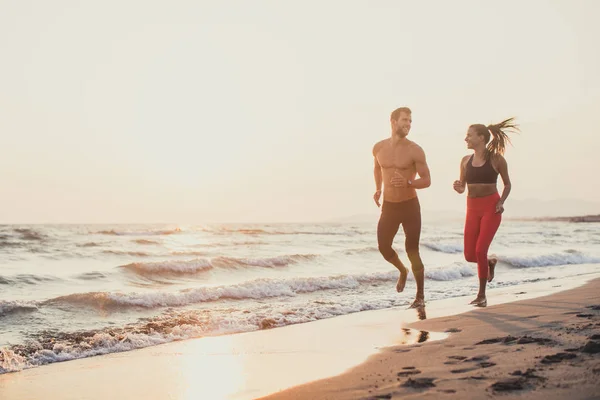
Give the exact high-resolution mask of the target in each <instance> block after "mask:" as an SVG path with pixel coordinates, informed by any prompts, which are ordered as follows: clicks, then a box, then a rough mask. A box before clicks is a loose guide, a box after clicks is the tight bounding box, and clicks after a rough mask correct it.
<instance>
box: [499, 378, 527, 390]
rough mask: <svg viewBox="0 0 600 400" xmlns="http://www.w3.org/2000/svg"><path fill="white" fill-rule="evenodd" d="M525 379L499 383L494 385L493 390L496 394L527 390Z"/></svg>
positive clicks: (512, 379) (510, 379)
mask: <svg viewBox="0 0 600 400" xmlns="http://www.w3.org/2000/svg"><path fill="white" fill-rule="evenodd" d="M526 382H527V380H526V379H525V378H509V379H505V380H502V381H498V382H495V383H493V384H492V386H491V388H492V390H494V391H496V392H509V391H513V390H523V389H525V383H526Z"/></svg>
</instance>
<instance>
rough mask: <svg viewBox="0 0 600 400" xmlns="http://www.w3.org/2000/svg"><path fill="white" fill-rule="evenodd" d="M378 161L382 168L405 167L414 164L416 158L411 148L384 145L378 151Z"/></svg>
mask: <svg viewBox="0 0 600 400" xmlns="http://www.w3.org/2000/svg"><path fill="white" fill-rule="evenodd" d="M377 162H379V165H381V167H382V168H398V169H405V168H410V167H412V166H413V165H414V160H413V158H412V154H411V151H410V149H409V148H406V147H396V148H394V147H391V146H390V147H387V146H386V147H384V148H382V149H381V150H379V152H378V153H377Z"/></svg>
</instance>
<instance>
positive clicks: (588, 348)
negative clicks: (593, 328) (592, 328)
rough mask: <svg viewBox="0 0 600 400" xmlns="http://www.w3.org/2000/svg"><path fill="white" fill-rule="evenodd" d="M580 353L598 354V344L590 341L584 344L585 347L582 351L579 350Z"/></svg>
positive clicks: (599, 347)
mask: <svg viewBox="0 0 600 400" xmlns="http://www.w3.org/2000/svg"><path fill="white" fill-rule="evenodd" d="M594 336H598V335H594ZM581 351H582V352H584V353H588V354H596V353H600V342H597V341H595V340H590V341H588V342H587V343H586V344H585V346H583V349H581Z"/></svg>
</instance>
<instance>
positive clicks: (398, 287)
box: [396, 267, 408, 293]
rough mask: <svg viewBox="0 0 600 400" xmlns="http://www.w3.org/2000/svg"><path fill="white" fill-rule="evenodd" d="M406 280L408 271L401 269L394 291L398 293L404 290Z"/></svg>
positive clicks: (404, 268)
mask: <svg viewBox="0 0 600 400" xmlns="http://www.w3.org/2000/svg"><path fill="white" fill-rule="evenodd" d="M406 278H408V269H406V267H402V270H401V271H400V276H399V277H398V282H396V291H397V292H398V293H400V292H402V291H403V290H404V286H405V285H406Z"/></svg>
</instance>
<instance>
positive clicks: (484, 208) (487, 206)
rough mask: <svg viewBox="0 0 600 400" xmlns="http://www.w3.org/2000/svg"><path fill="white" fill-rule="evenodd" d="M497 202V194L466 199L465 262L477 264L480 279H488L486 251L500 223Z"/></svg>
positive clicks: (500, 217)
mask: <svg viewBox="0 0 600 400" xmlns="http://www.w3.org/2000/svg"><path fill="white" fill-rule="evenodd" d="M498 200H500V195H499V194H498V193H494V194H492V195H489V196H485V197H467V218H466V220H465V248H464V250H465V260H467V261H469V262H476V263H477V275H478V276H479V278H480V279H482V278H483V279H487V277H488V268H489V266H488V257H487V254H488V249H489V248H490V244H491V243H492V239H494V235H495V234H496V231H497V230H498V227H499V226H500V222H501V221H502V214H497V213H496V204H497V203H498Z"/></svg>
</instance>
